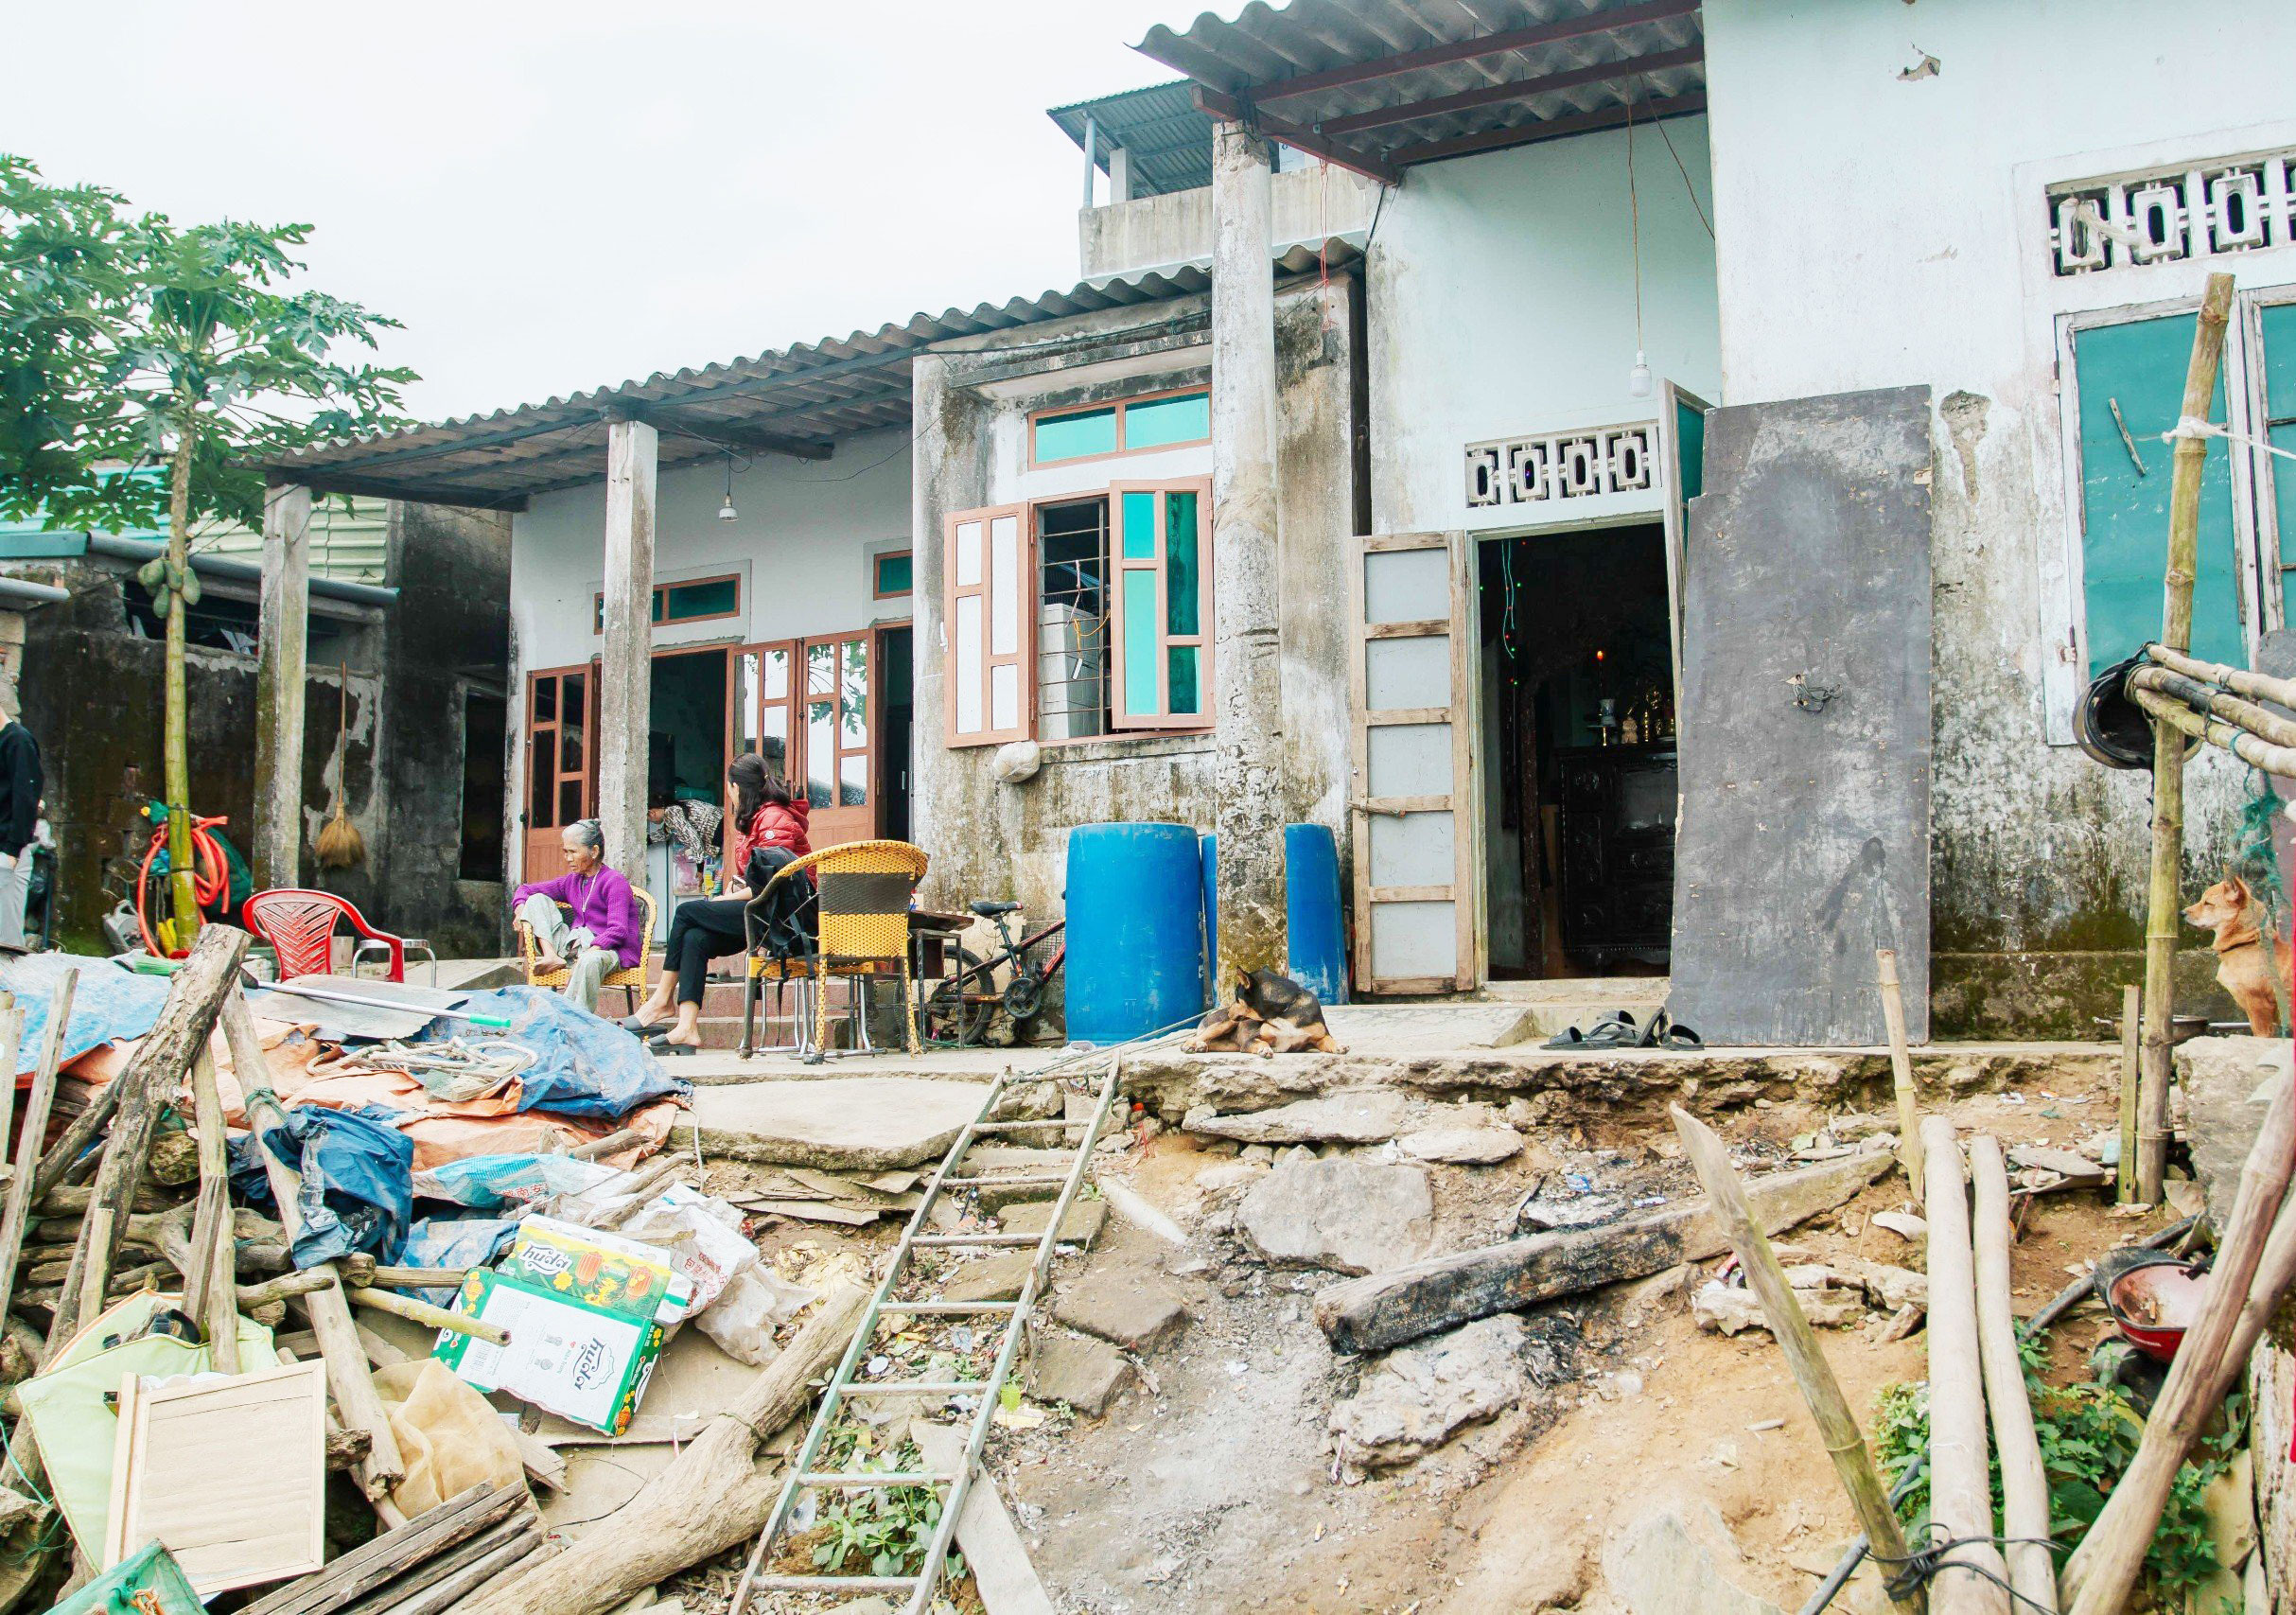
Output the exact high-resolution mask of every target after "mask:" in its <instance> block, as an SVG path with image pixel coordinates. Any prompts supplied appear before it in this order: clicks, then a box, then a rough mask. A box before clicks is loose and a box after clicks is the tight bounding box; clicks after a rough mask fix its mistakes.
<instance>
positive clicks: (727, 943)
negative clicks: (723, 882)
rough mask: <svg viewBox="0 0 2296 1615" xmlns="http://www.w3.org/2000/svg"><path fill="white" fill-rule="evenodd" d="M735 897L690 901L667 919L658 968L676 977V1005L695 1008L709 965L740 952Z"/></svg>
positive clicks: (738, 900)
mask: <svg viewBox="0 0 2296 1615" xmlns="http://www.w3.org/2000/svg"><path fill="white" fill-rule="evenodd" d="M746 901H747V900H746V899H744V898H739V897H706V898H691V899H689V900H687V901H686V902H684V903H681V904H678V905H677V909H676V911H675V913H673V914H672V915H671V916H670V945H669V946H668V948H666V949H665V950H664V951H663V953H662V968H663V969H665V970H675V972H676V973H677V1002H679V1003H680V1004H698V1003H700V1002H701V1001H702V987H703V985H704V984H705V983H706V982H708V980H709V979H710V960H711V959H713V958H717V957H720V956H722V955H725V954H738V953H740V952H741V951H742V950H743V947H744V941H743V931H742V908H743V905H744V904H745V902H746Z"/></svg>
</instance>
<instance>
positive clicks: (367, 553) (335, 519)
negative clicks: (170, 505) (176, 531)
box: [0, 494, 386, 584]
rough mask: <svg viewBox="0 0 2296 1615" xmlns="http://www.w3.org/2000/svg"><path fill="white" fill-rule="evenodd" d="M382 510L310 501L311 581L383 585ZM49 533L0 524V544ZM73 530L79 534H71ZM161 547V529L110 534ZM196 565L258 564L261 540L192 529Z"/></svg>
mask: <svg viewBox="0 0 2296 1615" xmlns="http://www.w3.org/2000/svg"><path fill="white" fill-rule="evenodd" d="M385 514H386V513H385V506H384V504H383V501H382V500H377V499H361V500H352V499H347V498H345V497H343V496H342V495H340V494H337V495H332V496H330V497H328V498H327V499H325V500H319V501H314V503H313V504H312V507H311V576H313V577H315V578H332V579H334V580H335V581H337V582H339V583H371V584H379V583H381V582H382V581H383V573H384V571H385V570H386V568H385V565H384V561H385V532H384V529H385ZM47 531H49V530H48V529H47V527H46V526H45V525H44V523H43V522H41V521H39V520H32V519H26V520H23V521H0V541H5V540H8V539H12V538H25V537H30V536H32V535H37V534H41V533H44V532H47ZM75 531H78V530H75ZM112 536H113V537H115V538H133V539H138V540H142V541H146V542H150V543H161V544H164V543H166V542H167V531H166V530H165V529H164V528H157V527H136V528H130V529H127V530H125V531H123V532H119V533H115V534H113V535H112ZM191 552H192V558H193V560H194V561H195V562H197V561H199V560H200V559H202V558H203V557H206V556H210V555H215V556H223V557H229V558H233V559H237V560H245V561H252V562H254V563H255V564H256V565H258V566H259V565H261V564H262V560H263V535H262V533H261V531H259V530H258V529H255V528H252V527H243V526H241V525H240V524H239V523H237V522H236V521H233V522H224V523H220V524H217V523H201V524H195V525H194V526H193V528H192V533H191Z"/></svg>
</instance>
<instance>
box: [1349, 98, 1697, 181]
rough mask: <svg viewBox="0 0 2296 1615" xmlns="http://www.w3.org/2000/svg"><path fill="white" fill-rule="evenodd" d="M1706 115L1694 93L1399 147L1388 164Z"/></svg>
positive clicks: (1402, 165)
mask: <svg viewBox="0 0 2296 1615" xmlns="http://www.w3.org/2000/svg"><path fill="white" fill-rule="evenodd" d="M1704 111H1706V92H1705V91H1704V90H1690V91H1686V92H1684V93H1683V94H1682V95H1679V96H1669V97H1665V98H1664V99H1661V100H1656V101H1641V102H1638V103H1637V104H1635V105H1634V106H1631V107H1625V106H1618V107H1597V108H1596V109H1595V110H1594V111H1593V112H1590V113H1574V114H1571V115H1570V116H1569V117H1551V118H1540V119H1536V120H1534V121H1533V122H1530V123H1518V124H1510V125H1509V126H1508V127H1506V128H1505V129H1485V130H1478V131H1477V132H1475V133H1473V134H1460V135H1454V136H1452V137H1451V138H1450V139H1448V140H1425V141H1421V142H1419V143H1418V144H1417V145H1415V146H1397V147H1395V148H1393V149H1392V150H1390V151H1389V152H1388V153H1387V160H1388V161H1389V162H1390V163H1392V164H1393V165H1394V166H1395V167H1399V168H1410V167H1417V166H1418V165H1419V164H1421V163H1433V162H1437V161H1439V160H1441V159H1442V158H1445V157H1464V156H1467V155H1468V154H1470V153H1472V152H1476V151H1503V150H1505V149H1508V148H1510V147H1515V146H1531V145H1534V144H1536V143H1537V142H1539V141H1541V140H1560V139H1562V138H1563V137H1564V136H1565V135H1568V134H1591V133H1592V132H1595V131H1596V130H1599V129H1617V128H1618V127H1619V126H1620V125H1621V124H1623V123H1625V122H1626V121H1627V118H1628V116H1629V114H1631V115H1632V116H1633V119H1634V121H1635V122H1637V123H1656V122H1657V121H1658V119H1660V118H1664V117H1683V116H1687V115H1688V114H1691V113H1702V112H1704Z"/></svg>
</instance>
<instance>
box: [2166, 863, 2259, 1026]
mask: <svg viewBox="0 0 2296 1615" xmlns="http://www.w3.org/2000/svg"><path fill="white" fill-rule="evenodd" d="M2184 919H2185V922H2186V923H2188V924H2193V925H2198V926H2200V928H2201V929H2203V930H2208V931H2214V932H2215V933H2216V934H2217V939H2216V941H2215V942H2214V943H2213V944H2211V945H2212V946H2214V947H2215V949H2216V950H2217V980H2218V981H2220V982H2222V983H2223V984H2224V991H2225V992H2229V993H2231V994H2232V995H2233V1002H2234V1003H2235V1004H2237V1005H2239V1006H2240V1011H2241V1013H2242V1014H2244V1015H2246V1016H2247V1017H2248V1026H2249V1030H2250V1031H2252V1032H2253V1033H2255V1035H2256V1036H2258V1037H2260V1038H2269V1037H2270V1036H2272V1035H2273V1034H2274V1033H2276V1032H2277V1031H2278V1030H2279V1029H2280V1004H2279V1000H2278V998H2277V997H2276V996H2275V995H2274V993H2273V992H2272V983H2273V982H2274V981H2275V980H2277V979H2278V977H2279V972H2280V960H2279V955H2278V952H2277V950H2275V949H2274V948H2273V946H2272V939H2271V938H2270V937H2268V936H2266V935H2265V934H2264V923H2265V911H2264V904H2261V903H2259V902H2257V901H2256V894H2255V893H2254V892H2252V891H2251V890H2250V889H2249V885H2248V882H2246V881H2244V880H2242V879H2241V878H2240V877H2239V876H2238V875H2235V874H2234V873H2233V872H2232V871H2231V870H2230V869H2227V870H2225V871H2224V878H2223V879H2222V880H2220V881H2218V882H2217V884H2216V885H2215V886H2210V887H2209V888H2208V889H2207V890H2206V891H2204V892H2202V893H2201V894H2200V901H2199V902H2197V903H2195V904H2193V905H2192V906H2191V907H2190V908H2187V909H2186V910H2185V911H2184Z"/></svg>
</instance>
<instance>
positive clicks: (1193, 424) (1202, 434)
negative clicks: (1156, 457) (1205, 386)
mask: <svg viewBox="0 0 2296 1615" xmlns="http://www.w3.org/2000/svg"><path fill="white" fill-rule="evenodd" d="M1211 435H1212V395H1211V394H1210V393H1176V394H1174V395H1172V396H1171V397H1168V398H1150V399H1148V401H1147V402H1146V403H1140V404H1127V405H1125V406H1124V447H1125V448H1128V449H1130V448H1166V447H1168V446H1169V445H1172V444H1175V443H1202V442H1205V441H1206V440H1208V439H1209V438H1210V437H1211Z"/></svg>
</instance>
